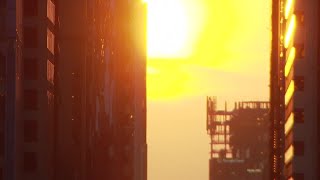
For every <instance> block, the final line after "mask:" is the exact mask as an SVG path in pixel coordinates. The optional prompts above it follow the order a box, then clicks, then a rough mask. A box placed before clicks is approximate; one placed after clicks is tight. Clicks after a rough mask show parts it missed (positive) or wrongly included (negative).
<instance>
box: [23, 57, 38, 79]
mask: <svg viewBox="0 0 320 180" xmlns="http://www.w3.org/2000/svg"><path fill="white" fill-rule="evenodd" d="M24 76H25V79H27V80H37V79H38V76H39V72H38V61H37V60H36V59H31V58H25V59H24Z"/></svg>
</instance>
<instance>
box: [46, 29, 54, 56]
mask: <svg viewBox="0 0 320 180" xmlns="http://www.w3.org/2000/svg"><path fill="white" fill-rule="evenodd" d="M47 48H48V49H49V51H50V52H51V53H52V54H54V34H53V33H52V32H51V31H50V29H47Z"/></svg>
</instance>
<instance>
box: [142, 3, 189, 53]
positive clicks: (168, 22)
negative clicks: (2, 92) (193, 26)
mask: <svg viewBox="0 0 320 180" xmlns="http://www.w3.org/2000/svg"><path fill="white" fill-rule="evenodd" d="M146 2H147V3H148V26H147V28H148V29H147V31H148V42H147V43H148V57H149V58H183V57H187V56H188V55H189V53H190V50H189V49H188V43H189V42H188V40H189V39H188V35H189V34H190V24H188V14H187V12H186V8H185V6H184V3H183V2H181V1H180V0H147V1H146Z"/></svg>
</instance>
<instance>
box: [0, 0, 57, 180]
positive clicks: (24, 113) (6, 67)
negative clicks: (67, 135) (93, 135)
mask: <svg viewBox="0 0 320 180" xmlns="http://www.w3.org/2000/svg"><path fill="white" fill-rule="evenodd" d="M0 11H1V12H0V24H1V28H0V29H1V33H0V34H1V35H0V36H1V40H0V44H1V45H0V51H1V53H0V57H1V58H0V62H1V73H0V74H1V77H0V79H1V80H0V81H1V103H0V104H1V124H2V125H1V129H2V130H0V132H1V133H0V134H1V135H0V136H1V142H2V143H1V144H2V145H1V152H2V153H1V155H0V156H1V157H3V158H2V161H1V164H2V167H3V168H1V170H0V171H1V173H0V176H1V178H3V179H36V178H38V179H48V180H50V179H53V175H54V169H53V166H52V164H53V161H54V129H53V128H52V127H53V124H54V98H53V96H54V66H55V59H56V57H55V52H56V50H55V40H54V39H55V33H56V32H55V4H54V2H53V1H51V0H47V1H41V2H40V1H39V3H38V1H35V0H30V1H28V3H24V2H23V1H22V0H16V1H15V0H5V1H4V0H2V1H0Z"/></svg>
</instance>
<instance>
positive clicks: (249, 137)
mask: <svg viewBox="0 0 320 180" xmlns="http://www.w3.org/2000/svg"><path fill="white" fill-rule="evenodd" d="M269 108H270V107H269V103H268V102H239V103H235V107H234V109H233V110H232V111H227V109H225V110H217V108H216V99H215V98H214V97H208V98H207V118H208V119H207V131H208V134H209V135H210V140H211V143H210V144H211V151H210V154H211V157H210V161H209V179H210V180H216V179H239V180H268V179H269V165H268V163H269V159H268V157H269V151H268V144H269V125H270V123H269Z"/></svg>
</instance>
